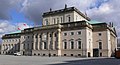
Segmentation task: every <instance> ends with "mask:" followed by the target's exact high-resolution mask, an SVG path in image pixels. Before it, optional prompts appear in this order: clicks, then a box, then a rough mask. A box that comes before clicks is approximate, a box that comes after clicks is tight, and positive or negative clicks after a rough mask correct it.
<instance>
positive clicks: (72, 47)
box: [70, 41, 74, 49]
mask: <svg viewBox="0 0 120 65" xmlns="http://www.w3.org/2000/svg"><path fill="white" fill-rule="evenodd" d="M70 44H71V47H70V48H71V49H74V42H73V41H71V42H70Z"/></svg>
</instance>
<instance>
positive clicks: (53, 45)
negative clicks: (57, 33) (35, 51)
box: [51, 32, 55, 49]
mask: <svg viewBox="0 0 120 65" xmlns="http://www.w3.org/2000/svg"><path fill="white" fill-rule="evenodd" d="M54 43H55V42H54V32H52V39H51V47H52V48H51V49H55V44H54Z"/></svg>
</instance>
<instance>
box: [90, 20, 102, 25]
mask: <svg viewBox="0 0 120 65" xmlns="http://www.w3.org/2000/svg"><path fill="white" fill-rule="evenodd" d="M88 22H89V23H90V24H100V23H104V22H99V21H95V20H91V21H88Z"/></svg>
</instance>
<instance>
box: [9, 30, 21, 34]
mask: <svg viewBox="0 0 120 65" xmlns="http://www.w3.org/2000/svg"><path fill="white" fill-rule="evenodd" d="M15 33H21V30H18V31H15V32H11V33H10V34H15Z"/></svg>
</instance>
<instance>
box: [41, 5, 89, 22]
mask: <svg viewBox="0 0 120 65" xmlns="http://www.w3.org/2000/svg"><path fill="white" fill-rule="evenodd" d="M71 11H76V12H77V13H78V14H80V15H81V16H82V17H84V18H85V19H87V20H88V21H90V18H89V17H87V16H86V15H84V14H83V13H82V12H80V11H79V10H78V9H77V8H75V7H69V8H64V9H60V10H55V11H49V12H45V13H43V17H45V16H50V15H56V14H61V13H66V12H71Z"/></svg>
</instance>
